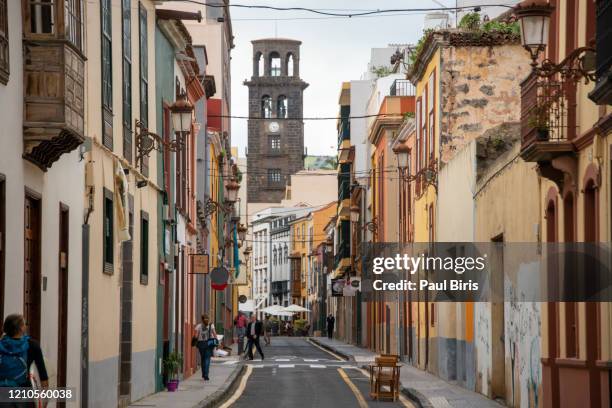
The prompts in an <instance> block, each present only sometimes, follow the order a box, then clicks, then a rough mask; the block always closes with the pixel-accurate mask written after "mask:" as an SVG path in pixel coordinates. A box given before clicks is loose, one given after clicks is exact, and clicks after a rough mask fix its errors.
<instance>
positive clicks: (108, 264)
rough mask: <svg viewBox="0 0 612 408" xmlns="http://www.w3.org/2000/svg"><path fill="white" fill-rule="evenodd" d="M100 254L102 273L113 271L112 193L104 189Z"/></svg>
mask: <svg viewBox="0 0 612 408" xmlns="http://www.w3.org/2000/svg"><path fill="white" fill-rule="evenodd" d="M102 209H103V214H102V219H103V225H102V230H103V232H102V234H103V236H102V245H103V248H102V256H103V258H104V265H103V266H104V273H108V274H112V273H113V246H114V240H113V221H114V217H113V193H112V192H111V191H110V190H107V189H104V206H103V207H102Z"/></svg>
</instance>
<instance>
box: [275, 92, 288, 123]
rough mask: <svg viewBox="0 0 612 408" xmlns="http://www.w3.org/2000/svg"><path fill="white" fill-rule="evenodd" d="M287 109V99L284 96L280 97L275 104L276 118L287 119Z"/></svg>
mask: <svg viewBox="0 0 612 408" xmlns="http://www.w3.org/2000/svg"><path fill="white" fill-rule="evenodd" d="M287 108H288V103H287V97H286V96H285V95H280V96H279V97H278V101H277V103H276V117H277V118H281V119H285V118H287V112H288V110H287Z"/></svg>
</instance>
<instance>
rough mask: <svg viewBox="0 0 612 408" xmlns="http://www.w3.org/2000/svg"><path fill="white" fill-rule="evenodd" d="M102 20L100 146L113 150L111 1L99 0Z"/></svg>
mask: <svg viewBox="0 0 612 408" xmlns="http://www.w3.org/2000/svg"><path fill="white" fill-rule="evenodd" d="M100 4H101V19H102V118H103V124H102V135H103V136H102V144H103V145H104V146H106V147H108V148H109V149H112V148H113V133H112V129H113V114H112V112H113V68H112V66H113V57H112V26H111V20H112V18H111V0H101V2H100Z"/></svg>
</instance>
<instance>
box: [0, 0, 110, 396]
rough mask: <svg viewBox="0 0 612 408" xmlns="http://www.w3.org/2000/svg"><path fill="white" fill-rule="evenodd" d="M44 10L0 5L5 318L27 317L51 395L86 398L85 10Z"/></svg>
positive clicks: (0, 261) (0, 308)
mask: <svg viewBox="0 0 612 408" xmlns="http://www.w3.org/2000/svg"><path fill="white" fill-rule="evenodd" d="M43 4H47V6H45V7H48V8H49V9H50V10H49V12H48V13H45V12H43V11H41V6H34V5H33V6H32V8H31V9H30V8H29V7H28V8H27V10H28V14H27V15H25V14H24V13H23V10H26V8H22V2H20V1H2V2H0V8H2V9H0V106H1V107H2V109H0V124H1V126H0V317H1V318H2V319H4V317H5V316H7V315H8V314H12V313H19V314H23V315H24V316H25V319H26V322H27V325H28V331H29V334H30V335H31V336H32V337H33V338H34V339H36V340H39V341H40V345H41V347H42V351H43V354H44V357H45V361H46V365H47V371H48V373H49V376H50V378H49V382H50V386H51V387H57V386H69V387H75V388H78V389H81V388H82V386H83V384H81V365H80V359H81V353H82V346H83V344H82V336H81V327H82V326H81V310H82V307H81V294H82V289H83V286H82V276H84V272H83V265H82V261H81V259H82V226H83V220H84V216H85V211H84V200H83V192H84V182H85V179H84V167H85V161H83V160H82V157H81V151H80V148H79V147H80V145H81V144H82V143H83V142H84V140H85V132H84V116H85V115H84V106H85V92H84V89H83V84H84V83H85V77H84V75H85V72H84V66H85V62H84V58H83V56H82V50H83V38H84V35H83V34H84V33H83V31H84V27H83V24H82V22H81V21H79V20H78V19H66V18H65V14H66V13H68V12H70V13H72V12H76V15H77V16H78V15H80V11H81V10H82V8H83V7H84V2H82V1H74V2H70V3H66V6H65V8H64V3H63V2H54V3H43ZM60 5H61V6H60ZM1 16H4V18H2V17H1ZM51 27H52V28H53V29H51ZM66 33H70V34H66ZM24 55H27V56H28V58H27V59H25V58H24ZM25 81H27V82H25ZM43 237H44V239H43ZM86 284H87V283H86V282H85V285H86ZM116 386H117V385H116V384H115V388H116ZM69 406H76V403H71V404H69Z"/></svg>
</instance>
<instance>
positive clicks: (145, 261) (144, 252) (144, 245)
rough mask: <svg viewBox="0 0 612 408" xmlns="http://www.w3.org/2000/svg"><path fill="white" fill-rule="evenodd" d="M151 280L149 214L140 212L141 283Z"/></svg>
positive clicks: (144, 283)
mask: <svg viewBox="0 0 612 408" xmlns="http://www.w3.org/2000/svg"><path fill="white" fill-rule="evenodd" d="M148 282H149V214H147V213H146V212H144V211H141V213H140V283H142V284H143V285H146V284H147V283H148Z"/></svg>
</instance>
